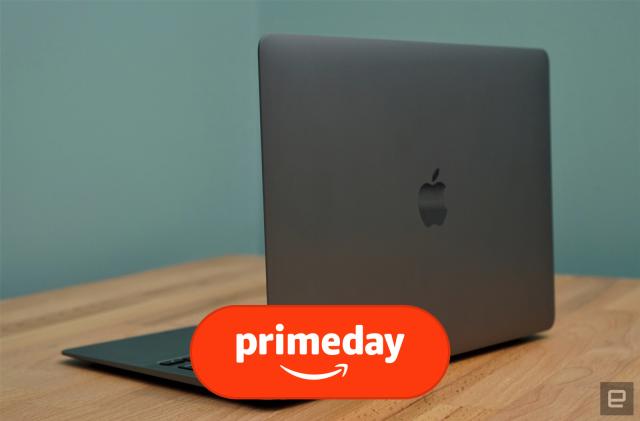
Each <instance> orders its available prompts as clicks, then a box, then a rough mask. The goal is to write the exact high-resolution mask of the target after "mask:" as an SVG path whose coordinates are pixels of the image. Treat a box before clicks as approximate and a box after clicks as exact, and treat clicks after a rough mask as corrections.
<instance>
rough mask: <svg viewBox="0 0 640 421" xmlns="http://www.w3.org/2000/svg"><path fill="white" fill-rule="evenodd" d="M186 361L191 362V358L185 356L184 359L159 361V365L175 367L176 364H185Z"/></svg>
mask: <svg viewBox="0 0 640 421" xmlns="http://www.w3.org/2000/svg"><path fill="white" fill-rule="evenodd" d="M185 361H189V356H188V355H184V356H182V357H177V358H171V359H169V360H163V361H158V364H160V365H174V364H180V363H183V362H185Z"/></svg>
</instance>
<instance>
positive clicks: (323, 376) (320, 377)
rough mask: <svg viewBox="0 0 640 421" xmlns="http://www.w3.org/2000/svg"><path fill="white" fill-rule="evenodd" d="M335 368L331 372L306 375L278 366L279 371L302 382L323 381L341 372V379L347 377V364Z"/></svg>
mask: <svg viewBox="0 0 640 421" xmlns="http://www.w3.org/2000/svg"><path fill="white" fill-rule="evenodd" d="M335 367H336V368H337V370H333V371H330V372H328V373H320V374H307V373H300V372H299V371H295V370H292V369H290V368H287V367H285V366H283V365H282V364H280V368H281V369H283V370H284V371H286V372H287V373H289V374H291V375H292V376H294V377H297V378H299V379H303V380H324V379H328V378H330V377H333V376H335V375H337V374H340V372H342V377H344V376H346V375H347V370H348V369H349V364H336V365H335Z"/></svg>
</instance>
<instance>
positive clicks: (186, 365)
mask: <svg viewBox="0 0 640 421" xmlns="http://www.w3.org/2000/svg"><path fill="white" fill-rule="evenodd" d="M178 368H183V369H185V370H193V367H191V363H190V362H188V363H184V364H182V365H179V366H178Z"/></svg>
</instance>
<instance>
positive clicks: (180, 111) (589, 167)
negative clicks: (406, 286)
mask: <svg viewBox="0 0 640 421" xmlns="http://www.w3.org/2000/svg"><path fill="white" fill-rule="evenodd" d="M0 14H1V69H0V70H1V75H0V76H1V104H0V105H1V117H2V120H1V136H2V143H1V149H0V163H1V167H0V169H1V174H0V175H1V194H0V200H1V213H0V218H1V226H0V229H1V231H0V234H1V237H0V239H1V243H0V253H1V261H0V265H1V271H0V273H1V276H2V279H1V282H2V289H1V293H2V295H3V296H5V297H6V296H15V295H20V294H25V293H29V292H33V291H38V290H43V289H49V288H55V287H61V286H64V285H69V284H74V283H79V282H85V281H90V280H97V279H101V278H105V277H110V276H115V275H119V274H124V273H127V272H132V271H139V270H144V269H148V268H152V267H157V266H162V265H170V264H173V263H178V262H184V261H188V260H192V259H199V258H204V257H208V256H216V255H222V254H229V253H262V252H263V249H264V246H263V237H262V209H261V192H260V189H261V180H260V153H259V152H260V149H259V119H258V82H257V57H256V48H257V42H258V39H259V37H260V36H261V34H264V33H267V32H290V33H309V34H320V35H322V34H326V35H346V36H360V37H379V38H396V39H409V40H426V41H446V42H455V43H474V44H491V45H511V46H530V47H542V48H545V49H546V50H547V51H548V53H549V55H550V60H551V85H552V86H551V88H552V98H551V101H552V126H553V127H552V135H553V187H554V193H553V198H554V223H555V259H556V268H557V271H558V272H564V273H580V274H604V275H611V276H629V277H640V222H639V218H640V123H639V119H640V3H639V2H636V1H629V2H621V1H602V2H580V1H548V2H542V1H536V2H527V1H512V2H507V1H501V2H487V1H457V2H444V1H443V2H401V1H379V2H365V1H358V2H356V1H351V2H321V1H301V2H272V1H264V2H250V1H235V2H222V1H217V2H216V1H212V2H189V1H173V2H149V1H147V2H143V1H139V2H134V1H128V2H57V1H47V2H34V1H4V0H3V1H2V3H1V6H0ZM523 241H526V239H523Z"/></svg>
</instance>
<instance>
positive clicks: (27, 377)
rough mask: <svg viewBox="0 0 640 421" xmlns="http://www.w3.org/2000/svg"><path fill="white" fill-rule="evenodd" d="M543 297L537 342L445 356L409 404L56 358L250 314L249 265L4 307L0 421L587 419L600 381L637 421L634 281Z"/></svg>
mask: <svg viewBox="0 0 640 421" xmlns="http://www.w3.org/2000/svg"><path fill="white" fill-rule="evenodd" d="M556 300H557V315H556V324H555V326H554V327H553V328H552V329H551V330H550V331H548V332H544V333H542V334H539V335H537V336H535V337H532V338H528V339H525V340H519V341H514V342H512V343H509V344H506V345H503V346H497V347H492V348H490V349H486V350H483V351H479V352H474V353H471V354H467V355H465V356H462V357H458V358H455V359H454V361H453V362H452V364H451V366H450V368H449V370H448V372H447V374H446V376H445V378H444V379H443V381H442V382H441V383H440V385H439V386H438V387H437V388H436V389H435V390H434V391H433V392H431V393H429V394H427V395H425V396H423V397H420V398H418V399H412V400H341V401H339V400H330V401H306V402H236V401H229V400H224V399H220V398H217V397H215V396H213V395H211V394H209V393H208V392H206V391H203V390H200V389H198V388H194V387H190V386H183V385H180V384H174V383H171V382H167V381H160V380H156V379H153V378H148V377H145V376H141V375H130V374H127V373H125V372H122V371H117V370H112V369H103V368H99V367H97V366H90V365H84V364H82V363H79V362H75V361H72V360H69V359H67V358H65V357H63V356H62V355H60V351H61V350H62V349H63V348H69V347H74V346H79V345H85V344H88V343H92V342H99V341H105V340H109V339H116V338H122V337H126V336H131V335H139V334H144V333H152V332H156V331H160V330H166V329H172V328H177V327H182V326H187V325H193V324H197V323H198V321H199V320H200V319H201V318H202V317H203V316H205V315H206V314H208V313H209V312H210V311H212V310H213V309H215V308H217V307H219V306H223V305H226V304H232V303H233V304H252V303H264V302H265V275H264V260H263V259H262V258H259V257H243V256H238V257H235V256H234V257H225V258H220V259H213V260H207V261H201V262H195V263H190V264H186V265H180V266H174V267H169V268H165V269H159V270H154V271H149V272H144V273H139V274H134V275H130V276H125V277H121V278H117V279H112V280H106V281H101V282H93V283H88V284H83V285H79V286H73V287H69V288H64V289H60V290H55V291H51V292H45V293H40V294H34V295H30V296H25V297H19V298H15V299H10V300H4V301H1V302H0V319H1V320H0V329H1V330H0V370H1V372H0V383H1V387H0V391H1V392H0V393H1V396H0V418H1V419H2V420H13V419H29V420H39V419H53V420H57V419H64V420H67V419H78V420H101V419H135V420H144V419H153V420H159V419H185V420H186V419H189V420H194V419H239V418H241V419H247V420H250V419H266V418H272V419H281V418H284V417H286V416H290V417H291V418H293V419H307V420H310V419H363V420H364V419H367V420H368V419H387V418H392V419H445V418H447V419H456V420H457V419H465V420H466V419H484V418H490V419H499V420H500V419H504V420H512V419H518V418H522V419H541V420H548V419H595V418H599V384H600V382H602V381H635V389H636V393H635V395H636V410H635V414H636V416H638V414H640V408H638V406H639V405H640V398H639V395H640V394H639V393H638V389H640V281H637V280H621V279H606V278H595V277H578V276H558V277H557V281H556ZM254 381H259V380H258V379H256V380H254ZM616 418H617V417H606V419H607V420H613V419H616ZM619 418H620V419H629V418H630V417H619ZM631 418H633V417H631Z"/></svg>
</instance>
